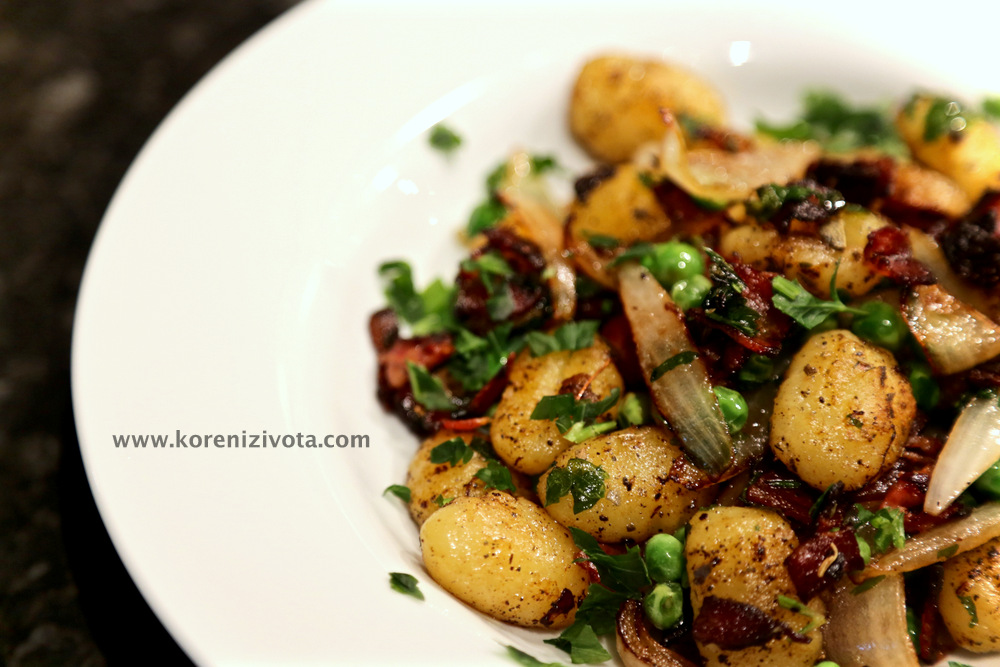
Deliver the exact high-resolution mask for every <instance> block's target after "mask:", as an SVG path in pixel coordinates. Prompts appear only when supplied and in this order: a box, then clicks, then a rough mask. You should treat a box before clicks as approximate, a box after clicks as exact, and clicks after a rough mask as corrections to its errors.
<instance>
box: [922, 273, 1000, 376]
mask: <svg viewBox="0 0 1000 667" xmlns="http://www.w3.org/2000/svg"><path fill="white" fill-rule="evenodd" d="M903 317H904V318H905V319H906V324H907V325H908V326H909V327H910V331H912V332H913V336H914V337H915V338H916V339H917V342H918V343H920V347H922V348H923V350H924V353H925V354H926V355H927V358H928V360H929V361H930V362H931V365H932V366H934V368H935V370H937V371H938V372H940V373H944V374H945V375H950V374H951V373H959V372H961V371H966V370H969V369H970V368H972V367H973V366H978V365H979V364H981V363H983V362H985V361H989V360H990V359H992V358H993V357H995V356H997V355H998V354H1000V326H998V325H997V324H996V323H994V322H993V321H992V320H990V318H988V317H987V316H986V315H983V314H982V313H981V312H979V311H978V310H976V309H975V308H973V307H972V306H970V305H968V304H966V303H963V302H962V301H960V300H958V299H957V298H955V297H954V296H952V295H951V294H949V293H948V292H946V291H945V290H944V289H943V288H942V287H941V286H940V285H917V286H916V287H914V288H913V289H912V290H911V291H910V293H909V295H907V297H906V300H905V302H904V303H903Z"/></svg>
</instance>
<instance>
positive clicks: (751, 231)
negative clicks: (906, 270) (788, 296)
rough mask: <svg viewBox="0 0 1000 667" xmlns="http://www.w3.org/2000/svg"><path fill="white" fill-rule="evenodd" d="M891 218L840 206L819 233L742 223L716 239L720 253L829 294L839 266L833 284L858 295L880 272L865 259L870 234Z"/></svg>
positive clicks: (870, 284)
mask: <svg viewBox="0 0 1000 667" xmlns="http://www.w3.org/2000/svg"><path fill="white" fill-rule="evenodd" d="M888 224H889V223H888V222H887V221H886V220H884V219H883V218H881V217H879V216H877V215H875V214H874V213H871V212H870V211H841V212H840V213H838V214H837V215H835V216H833V217H832V218H831V219H830V220H829V221H828V222H827V223H825V224H824V225H823V226H822V227H821V228H820V230H819V235H818V237H817V236H807V235H799V234H787V235H781V234H779V233H778V232H777V231H776V230H774V229H769V228H764V227H760V226H758V225H755V224H746V225H740V226H739V227H735V228H733V229H731V230H730V231H728V232H726V233H725V234H724V235H723V237H722V239H721V242H720V244H719V247H720V252H721V253H722V254H723V255H727V256H735V257H738V258H739V259H740V260H741V261H743V262H746V263H747V264H750V265H752V266H753V267H754V268H758V269H762V270H770V271H777V272H779V273H782V274H784V275H785V277H787V278H788V279H789V280H798V281H799V282H800V283H801V284H802V286H803V287H805V288H806V289H807V290H809V291H810V292H811V293H813V294H815V295H817V296H820V297H822V298H824V299H828V298H830V280H831V279H832V278H833V272H834V271H836V272H837V289H838V290H843V291H844V292H846V293H848V294H850V295H851V296H855V297H857V296H862V295H864V294H867V293H868V292H869V291H871V290H872V289H874V287H875V286H876V285H877V284H878V283H879V281H880V280H881V279H882V277H881V276H880V275H879V274H878V273H876V272H875V271H874V270H872V268H871V266H870V265H869V264H867V263H866V262H865V259H864V252H865V245H867V243H868V235H869V234H870V233H872V232H873V231H875V230H876V229H879V228H881V227H885V226H886V225H888Z"/></svg>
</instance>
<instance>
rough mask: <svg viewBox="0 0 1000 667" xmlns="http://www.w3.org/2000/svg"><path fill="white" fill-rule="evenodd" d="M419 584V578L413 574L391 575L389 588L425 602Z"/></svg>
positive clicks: (395, 573) (400, 573) (391, 573)
mask: <svg viewBox="0 0 1000 667" xmlns="http://www.w3.org/2000/svg"><path fill="white" fill-rule="evenodd" d="M417 584H418V581H417V578H416V577H414V576H413V575H412V574H406V573H405V572H390V573H389V586H390V587H391V588H392V590H394V591H396V592H397V593H403V594H404V595H410V596H413V597H415V598H417V599H418V600H423V599H424V594H423V593H422V592H421V591H420V588H418V586H417Z"/></svg>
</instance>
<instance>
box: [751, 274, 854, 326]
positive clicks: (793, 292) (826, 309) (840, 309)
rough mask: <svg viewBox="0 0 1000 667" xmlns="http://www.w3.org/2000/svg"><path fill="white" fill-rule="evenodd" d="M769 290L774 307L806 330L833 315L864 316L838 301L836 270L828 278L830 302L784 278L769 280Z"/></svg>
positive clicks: (778, 277) (796, 282) (776, 277)
mask: <svg viewBox="0 0 1000 667" xmlns="http://www.w3.org/2000/svg"><path fill="white" fill-rule="evenodd" d="M838 268H839V267H838ZM771 288H772V289H773V290H774V291H773V293H772V295H771V302H772V303H774V307H775V308H777V309H778V310H780V311H781V312H783V313H784V314H786V315H788V316H789V317H791V318H792V319H793V320H795V321H796V322H798V323H799V324H801V325H802V326H804V327H805V328H806V329H812V328H814V327H816V326H819V324H821V323H822V322H823V321H824V320H825V319H826V318H827V317H829V316H830V315H833V314H835V313H853V314H854V315H864V314H865V311H863V310H861V309H859V308H851V307H850V306H847V305H845V304H844V302H842V301H841V300H840V295H839V294H838V293H837V269H834V271H833V276H832V277H831V278H830V295H831V296H832V297H833V298H832V299H831V300H830V301H824V300H823V299H818V298H816V297H814V296H813V295H812V294H810V293H809V291H808V290H806V288H805V287H803V286H802V285H800V284H799V281H797V280H789V279H788V278H785V277H784V276H775V277H774V279H773V280H771Z"/></svg>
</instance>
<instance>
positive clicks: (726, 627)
mask: <svg viewBox="0 0 1000 667" xmlns="http://www.w3.org/2000/svg"><path fill="white" fill-rule="evenodd" d="M692 631H693V634H694V638H695V640H697V641H698V642H699V643H701V644H715V645H717V646H718V647H719V648H721V649H723V650H727V651H733V650H738V649H741V648H747V647H748V646H762V645H764V644H766V643H767V642H769V641H770V640H772V639H774V638H775V637H789V638H791V639H792V640H794V641H798V642H803V643H806V642H809V641H810V640H809V638H808V637H805V636H803V635H800V634H799V633H797V632H795V631H794V630H792V629H791V628H790V627H788V625H787V624H785V623H782V622H781V621H777V620H775V619H773V618H771V617H770V616H768V615H767V614H765V613H764V612H763V611H761V610H760V609H758V608H757V607H754V606H753V605H749V604H746V603H744V602H738V601H736V600H731V599H729V598H720V597H716V596H714V595H709V596H708V597H706V598H705V599H704V600H703V601H702V605H701V611H699V612H698V615H697V616H696V617H695V619H694V627H693V628H692Z"/></svg>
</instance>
